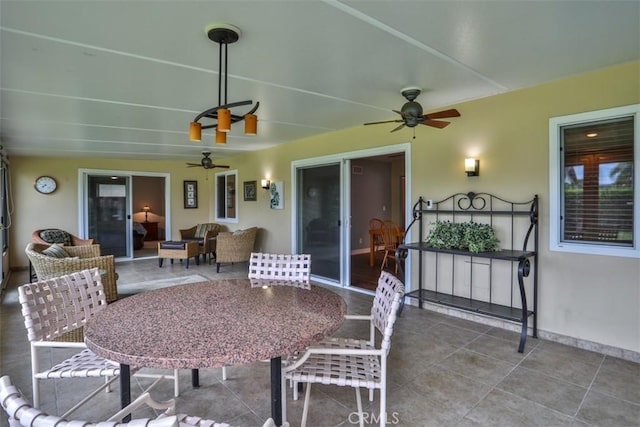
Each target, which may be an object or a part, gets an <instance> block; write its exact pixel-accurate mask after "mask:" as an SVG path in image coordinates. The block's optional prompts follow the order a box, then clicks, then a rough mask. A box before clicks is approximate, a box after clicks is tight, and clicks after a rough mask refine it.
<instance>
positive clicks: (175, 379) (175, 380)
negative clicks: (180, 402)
mask: <svg viewBox="0 0 640 427" xmlns="http://www.w3.org/2000/svg"><path fill="white" fill-rule="evenodd" d="M173 395H174V396H175V397H178V396H180V380H179V379H178V370H177V369H174V370H173Z"/></svg>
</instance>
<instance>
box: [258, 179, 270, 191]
mask: <svg viewBox="0 0 640 427" xmlns="http://www.w3.org/2000/svg"><path fill="white" fill-rule="evenodd" d="M260 186H261V187H262V188H264V189H265V190H268V189H269V188H271V181H269V180H268V179H261V180H260Z"/></svg>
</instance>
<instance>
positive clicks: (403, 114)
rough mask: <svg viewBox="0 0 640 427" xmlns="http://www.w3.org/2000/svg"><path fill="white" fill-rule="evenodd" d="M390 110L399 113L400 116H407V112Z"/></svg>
mask: <svg viewBox="0 0 640 427" xmlns="http://www.w3.org/2000/svg"><path fill="white" fill-rule="evenodd" d="M391 111H393V112H394V113H398V114H400V115H401V116H402V117H407V116H408V114H405V113H403V112H402V111H398V110H391Z"/></svg>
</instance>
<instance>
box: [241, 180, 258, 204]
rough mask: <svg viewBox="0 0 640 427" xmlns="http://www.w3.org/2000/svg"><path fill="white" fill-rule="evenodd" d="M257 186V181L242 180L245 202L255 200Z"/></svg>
mask: <svg viewBox="0 0 640 427" xmlns="http://www.w3.org/2000/svg"><path fill="white" fill-rule="evenodd" d="M257 187H258V182H257V181H245V182H244V201H245V202H255V201H256V200H257V199H256V197H257V196H256V191H257V190H256V188H257Z"/></svg>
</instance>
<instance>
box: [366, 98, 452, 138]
mask: <svg viewBox="0 0 640 427" xmlns="http://www.w3.org/2000/svg"><path fill="white" fill-rule="evenodd" d="M420 92H422V89H420V88H419V87H407V88H404V89H402V90H401V91H400V94H402V96H404V97H405V98H406V99H407V102H406V103H405V104H404V105H403V106H402V109H400V111H398V110H392V111H393V112H394V113H398V114H400V116H401V118H399V119H396V120H385V121H382V122H370V123H365V125H377V124H381V123H402V124H401V125H399V126H397V127H395V128H394V129H392V130H391V132H395V131H397V130H400V129H402V128H403V127H405V126H407V127H410V128H413V127H416V126H418V125H425V126H432V127H434V128H438V129H442V128H444V127H447V126H448V125H449V124H450V122H447V121H444V120H438V119H446V118H450V117H460V113H459V112H458V110H456V109H455V108H452V109H450V110H443V111H437V112H435V113H429V114H423V111H422V105H420V104H419V103H418V102H416V101H415V99H416V98H417V97H418V95H420ZM414 138H415V135H414Z"/></svg>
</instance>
